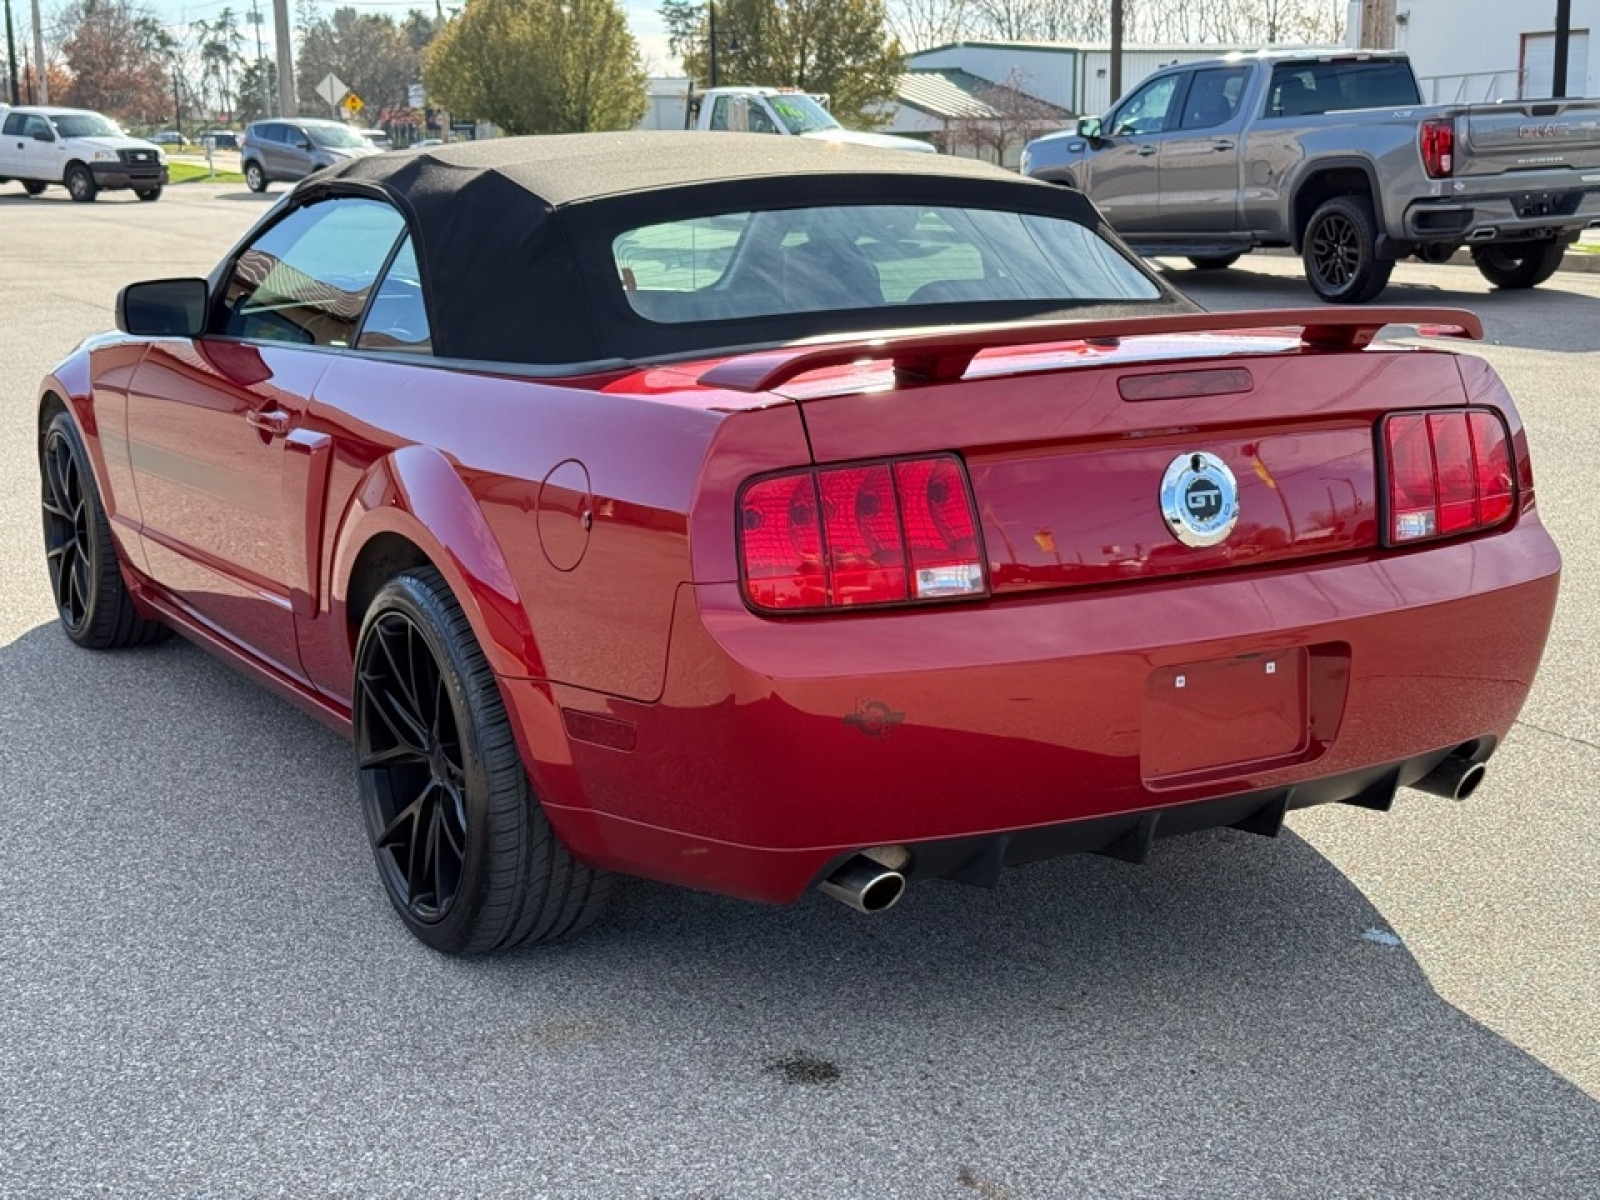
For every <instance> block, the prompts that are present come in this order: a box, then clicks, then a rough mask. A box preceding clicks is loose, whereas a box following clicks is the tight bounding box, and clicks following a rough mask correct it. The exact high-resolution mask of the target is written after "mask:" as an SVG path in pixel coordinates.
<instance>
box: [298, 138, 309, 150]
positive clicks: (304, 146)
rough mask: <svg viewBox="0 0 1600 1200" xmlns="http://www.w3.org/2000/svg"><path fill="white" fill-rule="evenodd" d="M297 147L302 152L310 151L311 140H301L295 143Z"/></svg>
mask: <svg viewBox="0 0 1600 1200" xmlns="http://www.w3.org/2000/svg"><path fill="white" fill-rule="evenodd" d="M295 145H296V146H297V147H298V148H299V149H301V150H309V149H311V139H310V138H301V139H300V140H299V141H297V142H296V143H295Z"/></svg>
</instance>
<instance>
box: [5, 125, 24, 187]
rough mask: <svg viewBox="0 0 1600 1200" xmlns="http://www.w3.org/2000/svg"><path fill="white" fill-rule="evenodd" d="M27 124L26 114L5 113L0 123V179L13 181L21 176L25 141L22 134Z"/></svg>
mask: <svg viewBox="0 0 1600 1200" xmlns="http://www.w3.org/2000/svg"><path fill="white" fill-rule="evenodd" d="M27 123H28V114H27V113H19V112H13V113H7V114H6V119H5V121H4V122H0V179H15V178H17V177H18V176H19V175H21V174H22V150H23V144H24V142H25V141H26V140H27V134H26V133H24V132H23V128H24V126H26V125H27Z"/></svg>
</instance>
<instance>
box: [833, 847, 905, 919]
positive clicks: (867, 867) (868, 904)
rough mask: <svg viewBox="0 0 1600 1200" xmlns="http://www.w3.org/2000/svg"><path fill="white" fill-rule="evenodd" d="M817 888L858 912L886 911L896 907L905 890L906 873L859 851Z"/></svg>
mask: <svg viewBox="0 0 1600 1200" xmlns="http://www.w3.org/2000/svg"><path fill="white" fill-rule="evenodd" d="M817 889H818V890H819V891H821V892H822V893H823V894H824V895H828V896H832V897H833V898H834V899H835V900H837V901H839V903H841V904H846V905H849V906H850V907H851V908H853V909H855V910H856V911H857V912H863V913H875V912H883V911H884V910H885V909H890V908H893V907H894V906H895V905H896V904H897V903H898V902H899V900H900V897H901V896H902V895H904V894H905V890H906V877H905V876H904V875H902V874H900V872H899V871H896V870H891V869H890V868H888V867H886V866H884V865H883V864H882V863H880V862H877V861H875V860H873V859H871V858H869V857H867V855H866V854H857V855H855V856H854V857H853V858H851V859H850V860H849V861H848V862H847V863H845V864H844V866H842V867H840V868H839V869H838V870H837V871H835V872H834V873H833V874H832V875H829V876H828V877H827V878H826V879H824V880H823V881H822V882H821V883H819V884H818V885H817Z"/></svg>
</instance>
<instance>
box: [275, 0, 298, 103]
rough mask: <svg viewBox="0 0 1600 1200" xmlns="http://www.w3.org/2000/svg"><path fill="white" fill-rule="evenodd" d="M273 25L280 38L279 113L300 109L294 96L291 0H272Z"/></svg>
mask: <svg viewBox="0 0 1600 1200" xmlns="http://www.w3.org/2000/svg"><path fill="white" fill-rule="evenodd" d="M272 16H273V22H272V27H273V30H274V31H275V32H276V35H277V39H278V115H279V116H280V117H292V116H295V115H296V114H297V113H299V111H300V106H299V105H298V104H296V103H295V96H294V43H293V42H291V41H290V40H289V0H272Z"/></svg>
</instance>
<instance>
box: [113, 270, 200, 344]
mask: <svg viewBox="0 0 1600 1200" xmlns="http://www.w3.org/2000/svg"><path fill="white" fill-rule="evenodd" d="M208 299H209V294H208V292H207V289H206V281H205V280H204V279H153V280H149V281H148V282H145V283H130V284H129V285H128V286H127V287H125V288H123V289H122V290H121V291H120V292H118V293H117V328H118V329H120V330H122V332H123V333H132V334H136V335H138V336H140V337H185V338H194V337H199V336H200V335H201V334H202V333H204V332H205V328H206V306H207V302H208Z"/></svg>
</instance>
